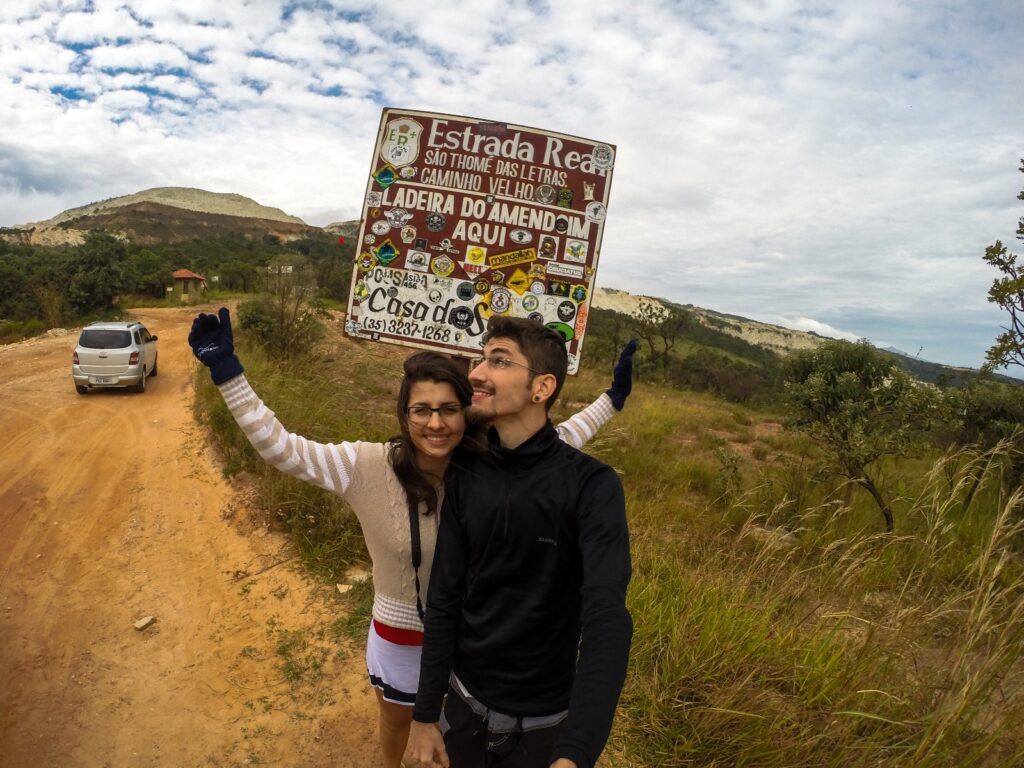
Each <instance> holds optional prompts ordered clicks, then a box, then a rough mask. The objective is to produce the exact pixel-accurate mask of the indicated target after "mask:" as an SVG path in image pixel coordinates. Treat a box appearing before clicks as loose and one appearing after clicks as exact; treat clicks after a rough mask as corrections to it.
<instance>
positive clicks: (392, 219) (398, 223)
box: [384, 208, 412, 228]
mask: <svg viewBox="0 0 1024 768" xmlns="http://www.w3.org/2000/svg"><path fill="white" fill-rule="evenodd" d="M384 218H386V219H387V220H388V223H389V224H390V225H391V226H392V227H396V228H397V227H404V226H405V225H406V224H407V223H408V222H409V219H411V218H412V214H411V213H409V212H408V211H407V210H405V208H392V209H391V210H390V211H388V212H387V213H385V214H384Z"/></svg>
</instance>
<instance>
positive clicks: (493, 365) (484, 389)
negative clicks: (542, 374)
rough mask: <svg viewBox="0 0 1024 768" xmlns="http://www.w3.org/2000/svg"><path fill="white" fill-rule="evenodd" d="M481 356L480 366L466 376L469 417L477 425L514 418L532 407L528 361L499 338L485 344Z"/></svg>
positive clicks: (512, 345)
mask: <svg viewBox="0 0 1024 768" xmlns="http://www.w3.org/2000/svg"><path fill="white" fill-rule="evenodd" d="M483 356H484V360H483V362H482V363H480V364H479V365H477V366H476V367H475V368H473V369H472V370H471V371H470V372H469V383H470V384H472V385H473V404H472V405H471V406H470V410H471V412H472V415H473V416H474V417H475V418H477V419H478V420H481V421H493V420H494V419H497V418H501V417H505V416H518V415H519V414H521V413H522V412H523V411H524V410H525V409H526V408H527V407H528V406H530V405H532V404H533V403H532V399H531V398H532V396H533V392H532V391H531V389H530V382H531V378H532V376H533V373H531V371H530V369H529V368H528V367H527V366H529V365H530V363H529V361H528V360H527V359H526V356H525V355H524V354H523V353H522V350H520V349H519V345H518V344H516V342H514V341H512V340H511V339H502V338H497V339H491V340H490V341H488V342H487V344H486V345H485V346H484V349H483Z"/></svg>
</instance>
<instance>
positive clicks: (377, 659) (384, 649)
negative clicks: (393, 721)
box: [366, 621, 422, 707]
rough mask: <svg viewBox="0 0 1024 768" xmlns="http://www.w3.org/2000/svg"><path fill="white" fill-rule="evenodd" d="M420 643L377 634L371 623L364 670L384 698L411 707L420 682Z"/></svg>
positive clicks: (371, 683) (367, 638)
mask: <svg viewBox="0 0 1024 768" xmlns="http://www.w3.org/2000/svg"><path fill="white" fill-rule="evenodd" d="M421 651H422V646H419V645H399V644H398V643H392V642H390V641H388V640H385V639H384V638H383V637H381V636H380V635H378V634H377V629H376V628H375V627H374V626H373V622H372V621H371V622H370V632H369V634H368V635H367V637H366V671H367V672H368V673H369V675H370V685H372V686H373V687H374V688H377V689H379V690H380V691H382V692H383V693H384V701H390V702H391V703H392V704H404V705H405V706H408V707H411V706H412V705H413V704H415V703H416V689H417V688H419V685H420V654H421Z"/></svg>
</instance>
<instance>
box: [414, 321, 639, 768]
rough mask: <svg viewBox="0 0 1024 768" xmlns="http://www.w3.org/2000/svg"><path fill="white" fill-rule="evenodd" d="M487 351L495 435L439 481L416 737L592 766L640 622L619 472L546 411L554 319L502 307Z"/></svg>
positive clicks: (480, 756)
mask: <svg viewBox="0 0 1024 768" xmlns="http://www.w3.org/2000/svg"><path fill="white" fill-rule="evenodd" d="M483 352H484V357H483V358H482V360H481V361H480V362H479V363H478V364H477V365H476V366H475V367H474V368H473V369H472V370H471V371H470V374H469V379H470V382H471V383H472V385H473V406H472V408H473V410H474V411H475V415H476V416H477V417H479V418H481V419H486V420H489V421H491V423H492V428H491V430H490V433H489V436H488V437H489V445H488V450H487V451H486V452H482V453H480V454H478V455H474V456H470V457H468V458H466V459H464V462H465V466H464V467H461V468H460V471H459V472H457V473H455V478H454V479H453V480H452V481H451V482H450V484H449V486H448V488H447V490H446V497H445V502H444V507H443V511H442V513H441V521H440V529H439V531H438V540H437V549H436V552H435V556H434V564H433V571H432V574H431V579H430V588H429V590H428V594H429V601H428V602H429V604H428V606H427V611H426V618H425V621H424V625H425V637H424V643H423V656H422V662H421V666H420V687H419V690H418V692H417V696H416V706H415V708H414V710H413V721H414V722H413V726H412V734H411V737H410V750H409V751H410V753H411V755H412V756H413V757H415V758H416V759H418V760H420V761H423V762H425V763H427V764H434V765H442V766H449V765H450V766H451V768H483V766H488V767H492V766H493V768H548V766H555V767H556V768H572V767H573V766H578V768H591V766H593V764H594V762H595V761H596V760H597V757H598V755H599V754H600V753H601V750H602V749H603V748H604V744H605V741H606V740H607V738H608V733H609V731H610V729H611V723H612V718H613V716H614V713H615V706H616V704H617V702H618V697H619V693H620V692H621V690H622V684H623V681H624V679H625V672H626V662H627V659H628V655H629V645H630V640H631V638H632V630H633V626H632V620H631V619H630V616H629V612H628V611H627V610H626V605H625V600H626V587H627V585H628V583H629V577H630V558H629V534H628V531H627V528H626V515H625V500H624V497H623V492H622V484H621V483H620V482H619V479H618V477H617V475H616V474H615V472H614V471H613V470H612V469H611V468H610V467H608V466H606V465H605V464H602V463H601V462H599V461H597V460H596V459H593V458H591V457H589V456H587V455H586V454H583V453H581V452H579V451H577V450H575V449H574V448H571V447H569V446H567V445H565V444H564V443H562V442H561V441H560V440H559V439H558V436H557V434H556V433H555V430H554V429H553V427H552V426H551V423H550V422H549V421H548V410H549V409H550V407H551V404H552V403H553V402H554V400H555V398H556V397H557V396H558V393H559V391H560V390H561V387H562V383H563V382H564V380H565V375H566V368H567V359H566V353H565V343H564V341H563V339H562V337H561V336H560V335H559V334H557V333H556V332H555V331H552V330H550V329H548V328H545V327H544V326H543V325H541V324H540V323H537V322H534V321H532V320H526V319H522V318H509V317H503V316H499V315H495V316H493V317H492V318H491V321H490V323H489V325H488V331H487V335H486V336H485V337H484V349H483ZM446 693H447V699H445V694H446ZM442 701H444V717H443V721H442V722H443V726H440V727H439V725H438V721H439V719H441V718H440V716H441V714H442ZM441 727H444V728H445V731H446V732H445V735H444V737H443V739H442V736H441Z"/></svg>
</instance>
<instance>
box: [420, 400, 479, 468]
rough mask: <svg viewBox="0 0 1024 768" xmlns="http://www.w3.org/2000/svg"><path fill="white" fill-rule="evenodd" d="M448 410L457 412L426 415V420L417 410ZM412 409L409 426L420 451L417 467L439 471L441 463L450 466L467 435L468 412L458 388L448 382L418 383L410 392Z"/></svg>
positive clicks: (428, 413) (439, 412) (427, 413)
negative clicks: (466, 412)
mask: <svg viewBox="0 0 1024 768" xmlns="http://www.w3.org/2000/svg"><path fill="white" fill-rule="evenodd" d="M445 406H448V409H449V410H450V411H453V412H452V413H448V414H445V413H444V410H440V411H433V412H430V411H424V413H425V414H426V416H427V418H426V419H424V418H423V415H422V414H421V415H419V416H417V414H416V409H417V408H419V409H421V410H422V409H426V408H440V409H444V408H445ZM409 409H410V410H411V412H407V414H406V422H407V425H408V428H409V435H410V436H411V437H412V444H413V447H414V448H415V449H416V458H417V463H418V464H419V465H420V467H421V468H423V469H434V468H438V466H439V465H438V462H441V463H444V462H447V460H448V457H449V456H451V455H452V451H454V450H455V447H456V446H457V445H458V444H459V442H460V441H461V440H462V434H463V432H465V431H466V416H465V412H464V411H463V409H462V407H461V403H460V402H459V398H458V396H457V395H456V394H455V388H454V387H452V385H451V384H449V383H447V382H436V381H417V382H416V383H415V384H413V385H412V387H411V388H410V389H409Z"/></svg>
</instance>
